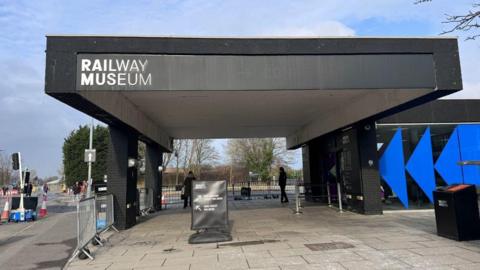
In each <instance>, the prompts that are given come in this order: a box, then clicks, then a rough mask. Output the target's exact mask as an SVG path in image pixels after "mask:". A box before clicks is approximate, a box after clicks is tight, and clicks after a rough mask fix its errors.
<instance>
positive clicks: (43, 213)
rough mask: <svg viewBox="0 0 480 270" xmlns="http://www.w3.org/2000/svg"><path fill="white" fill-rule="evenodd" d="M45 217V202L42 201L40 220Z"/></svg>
mask: <svg viewBox="0 0 480 270" xmlns="http://www.w3.org/2000/svg"><path fill="white" fill-rule="evenodd" d="M46 215H47V202H46V201H45V200H43V202H42V208H40V218H43V217H45V216H46Z"/></svg>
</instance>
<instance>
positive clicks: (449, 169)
mask: <svg viewBox="0 0 480 270" xmlns="http://www.w3.org/2000/svg"><path fill="white" fill-rule="evenodd" d="M458 161H460V151H459V144H458V130H457V128H455V129H454V130H453V132H452V135H450V139H448V142H447V144H446V145H445V147H444V148H443V150H442V153H440V156H439V157H438V159H437V163H435V169H436V170H437V172H438V173H439V174H440V176H442V178H443V180H445V182H447V184H449V185H452V184H458V183H462V180H463V176H462V168H461V167H460V165H458V164H457V162H458Z"/></svg>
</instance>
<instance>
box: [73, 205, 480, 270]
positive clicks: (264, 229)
mask: <svg viewBox="0 0 480 270" xmlns="http://www.w3.org/2000/svg"><path fill="white" fill-rule="evenodd" d="M264 203H270V207H265V206H262V207H257V206H256V205H257V204H259V202H255V204H253V205H248V204H247V203H245V202H243V203H242V204H241V205H235V207H230V212H229V215H230V220H231V225H232V226H231V233H232V237H233V241H232V242H230V243H219V245H217V244H216V243H212V244H200V245H190V244H188V237H189V236H190V235H191V234H193V233H194V232H193V231H191V230H190V211H185V210H183V209H181V210H180V209H179V210H176V209H171V210H166V211H161V212H158V213H155V214H153V216H151V217H150V218H149V219H147V220H146V221H144V222H142V223H139V224H137V225H136V226H134V227H133V228H131V229H129V230H125V231H121V232H120V233H114V234H112V235H111V236H110V238H109V239H108V244H107V245H106V246H105V247H102V248H98V250H96V251H95V254H94V255H95V260H94V261H92V262H85V261H77V260H75V261H73V262H72V263H71V264H70V265H69V266H68V267H67V269H87V270H88V269H108V270H111V269H160V270H169V269H179V270H182V269H185V270H196V269H198V270H202V269H222V270H247V269H249V270H250V269H258V270H260V269H275V270H296V269H302V270H304V269H306V270H310V269H342V270H345V269H355V270H362V269H438V270H443V269H480V241H469V242H457V241H453V240H450V239H446V238H442V237H439V236H437V235H436V227H435V217H434V213H433V212H432V211H425V212H412V213H409V212H399V213H395V212H389V213H386V214H384V215H380V216H365V215H359V214H355V213H350V212H345V213H342V214H341V213H339V212H338V211H337V210H336V209H332V208H329V207H326V206H320V205H307V206H306V207H305V208H304V209H303V214H302V215H295V214H293V209H292V208H291V207H293V205H292V206H291V207H290V206H285V205H279V203H278V202H276V201H275V202H269V201H264ZM306 244H309V245H312V244H313V245H314V246H321V247H327V248H325V249H323V248H322V249H320V250H311V249H309V248H308V247H307V246H306ZM317 244H318V245H317Z"/></svg>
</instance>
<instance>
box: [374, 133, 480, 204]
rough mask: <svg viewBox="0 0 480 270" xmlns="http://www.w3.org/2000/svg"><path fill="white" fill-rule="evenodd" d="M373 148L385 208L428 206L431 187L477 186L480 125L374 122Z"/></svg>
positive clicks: (479, 168)
mask: <svg viewBox="0 0 480 270" xmlns="http://www.w3.org/2000/svg"><path fill="white" fill-rule="evenodd" d="M377 148H378V153H379V158H380V175H381V185H382V194H383V202H384V210H389V209H405V208H409V209H423V208H432V207H433V205H432V191H433V189H434V188H435V187H436V186H443V185H448V184H454V183H469V184H476V185H480V173H479V172H480V166H475V165H468V166H461V165H459V164H458V162H460V161H462V160H480V125H479V124H461V125H457V124H430V125H425V124H418V125H417V124H405V125H401V124H399V125H392V124H379V125H377Z"/></svg>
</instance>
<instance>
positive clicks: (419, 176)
mask: <svg viewBox="0 0 480 270" xmlns="http://www.w3.org/2000/svg"><path fill="white" fill-rule="evenodd" d="M405 168H406V169H407V171H408V173H410V175H411V176H412V178H413V180H415V182H417V184H418V186H419V187H420V188H421V189H422V190H423V192H425V194H426V195H427V197H428V199H429V200H430V202H433V190H435V172H434V171H433V156H432V139H431V138H430V128H427V130H425V133H423V136H422V138H421V139H420V141H419V142H418V144H417V147H415V150H414V151H413V153H412V155H411V156H410V159H409V160H408V162H407V166H406V167H405Z"/></svg>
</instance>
